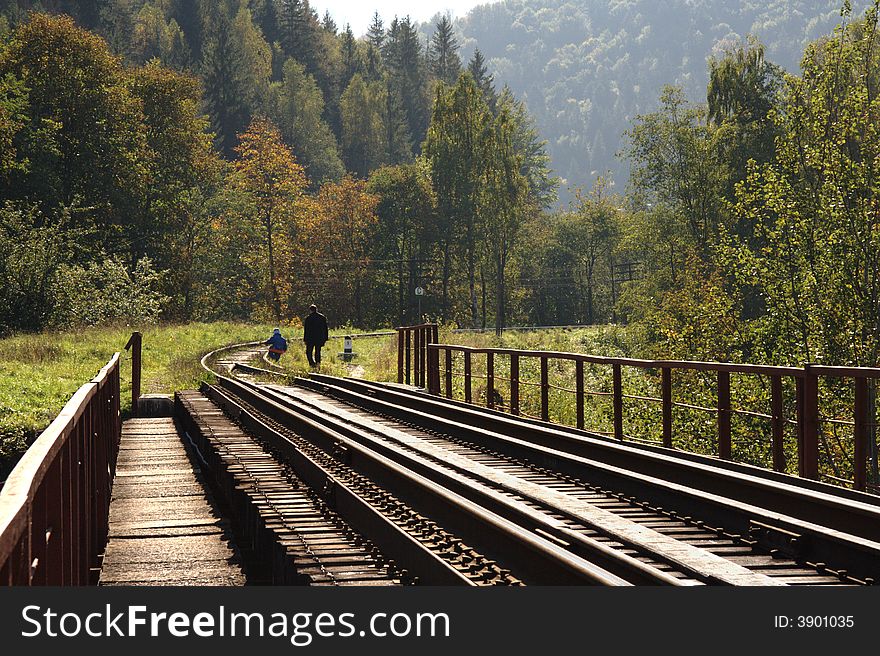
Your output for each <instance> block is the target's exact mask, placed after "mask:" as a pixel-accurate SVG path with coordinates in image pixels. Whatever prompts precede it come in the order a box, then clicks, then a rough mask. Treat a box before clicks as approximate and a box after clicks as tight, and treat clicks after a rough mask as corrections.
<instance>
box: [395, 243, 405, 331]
mask: <svg viewBox="0 0 880 656" xmlns="http://www.w3.org/2000/svg"><path fill="white" fill-rule="evenodd" d="M405 284H406V283H405V282H404V281H403V252H401V253H400V259H399V260H398V261H397V316H398V317H399V320H400V323H399V324H398V325H400V326H405V325H406V317H405V316H404V311H405V310H404V306H403V304H404V299H405V297H404V295H403V290H404V285H405Z"/></svg>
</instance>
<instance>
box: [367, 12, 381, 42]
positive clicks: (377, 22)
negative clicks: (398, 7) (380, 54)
mask: <svg viewBox="0 0 880 656" xmlns="http://www.w3.org/2000/svg"><path fill="white" fill-rule="evenodd" d="M367 42H368V43H369V44H370V45H371V46H373V47H374V48H375V49H376V50H379V51H381V50H382V48H383V47H384V45H385V24H384V23H383V22H382V18H381V16H379V12H378V11H377V12H374V13H373V22H372V23H370V27H369V29H368V30H367Z"/></svg>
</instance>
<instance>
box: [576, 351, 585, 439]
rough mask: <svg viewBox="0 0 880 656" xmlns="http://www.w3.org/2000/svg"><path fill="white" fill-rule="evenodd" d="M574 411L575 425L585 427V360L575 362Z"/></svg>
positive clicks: (581, 428) (580, 427)
mask: <svg viewBox="0 0 880 656" xmlns="http://www.w3.org/2000/svg"><path fill="white" fill-rule="evenodd" d="M574 397H575V400H574V406H575V409H574V412H575V425H576V426H577V427H578V428H579V429H580V430H583V429H584V361H583V360H575V363H574Z"/></svg>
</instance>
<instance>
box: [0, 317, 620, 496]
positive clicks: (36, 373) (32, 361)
mask: <svg viewBox="0 0 880 656" xmlns="http://www.w3.org/2000/svg"><path fill="white" fill-rule="evenodd" d="M271 329H272V327H271V326H269V325H255V324H244V323H227V322H224V323H211V324H200V323H194V324H187V325H169V326H155V327H149V328H147V329H144V330H142V332H143V334H144V338H143V373H142V393H144V394H147V393H167V394H170V393H172V392H174V391H176V390H180V389H188V388H194V387H198V385H199V383H200V382H201V381H202V380H203V379H204V378H205V373H204V371H203V370H202V369H201V367H200V365H199V360H200V359H201V357H202V355H203V354H204V353H206V352H208V351H210V350H213V349H215V348H217V347H220V346H223V345H226V344H232V343H238V342H246V341H253V340H259V339H265V338H267V337H268V336H269V335H270V334H271ZM299 330H300V329H299V328H285V327H282V333H283V334H284V335H285V336H286V337H288V338H289V340H290V350H289V351H288V353H287V354H286V355H285V356H284V357H283V358H282V360H281V365H282V366H283V367H284V368H285V369H286V370H287V371H289V372H290V373H292V374H295V375H306V374H307V373H308V372H309V366H308V363H307V361H306V357H305V350H304V348H303V345H302V342H301V341H300V339H299V336H300V332H299ZM346 334H353V335H355V339H354V351H355V353H356V354H357V357H356V358H355V359H354V361H353V362H352V363H351V364H345V363H343V362H342V361H341V360H340V359H339V358H338V357H337V356H338V354H339V353H340V352H341V351H342V350H343V341H342V338H343V336H344V335H346ZM616 334H617V333H615V332H614V331H610V332H609V331H598V330H597V329H584V330H577V331H558V332H556V331H553V332H546V331H544V332H541V333H519V332H516V333H514V332H511V333H508V334H506V335H505V336H504V338H502V339H501V340H498V339H497V338H496V337H495V336H494V335H493V334H489V333H483V334H473V333H464V334H455V335H452V334H450V333H449V332H448V331H443V332H441V340H443V341H454V342H455V343H460V344H469V345H484V346H497V345H504V346H510V347H516V348H552V349H554V350H582V349H584V348H586V347H588V346H589V345H591V344H590V343H591V342H595V340H596V339H598V338H600V337H601V339H600V341H603V342H607V344H605V346H606V347H608V346H609V345H611V348H612V349H613V350H615V351H616V350H618V349H617V348H616V347H614V346H613V344H614V341H615V339H616V337H615V336H614V335H616ZM130 335H131V329H130V328H124V327H115V328H92V329H85V330H80V331H76V332H57V333H56V332H49V333H40V334H29V335H18V336H13V337H7V338H5V339H0V479H2V478H3V477H4V474H5V473H7V472H8V471H9V469H10V468H11V466H12V465H13V464H14V462H15V461H16V460H17V459H18V457H19V456H20V455H21V453H23V452H24V450H25V449H26V448H27V445H28V444H29V443H30V442H32V441H33V440H34V439H35V438H36V437H37V435H39V433H40V432H41V431H42V430H43V429H44V428H46V426H48V425H49V423H50V422H51V421H52V419H54V417H55V416H56V415H57V414H58V412H59V411H60V410H61V408H63V407H64V404H65V403H66V402H67V400H68V399H69V398H70V397H71V396H72V395H73V393H74V392H76V390H77V389H78V388H79V387H80V386H81V385H83V384H84V383H85V382H87V381H88V380H90V379H91V378H92V377H93V376H94V375H95V374H96V373H97V372H98V370H99V369H100V368H101V367H103V366H104V364H106V363H107V361H108V360H109V359H110V358H111V357H112V356H113V354H114V353H116V352H117V351H119V352H121V354H122V388H123V393H122V403H123V411H125V410H127V409H128V406H129V405H130V398H131V394H130V390H131V360H130V357H129V354H128V353H127V352H125V351H124V346H125V344H126V342H127V341H128V338H129V336H130ZM608 335H612V338H611V339H610V340H609V339H607V337H608ZM597 336H598V337H597ZM617 336H619V335H617ZM593 345H594V344H593ZM609 354H611V353H609ZM323 356H324V357H323V363H322V366H321V371H322V372H323V373H327V374H331V375H341V376H357V377H363V378H367V379H370V380H379V381H388V380H394V379H395V378H396V375H397V344H396V341H395V339H394V337H392V336H385V337H369V338H367V337H364V338H359V337H357V331H347V330H345V329H338V330H333V331H331V339H330V341H329V342H328V343H327V345H326V346H325V348H324V351H323Z"/></svg>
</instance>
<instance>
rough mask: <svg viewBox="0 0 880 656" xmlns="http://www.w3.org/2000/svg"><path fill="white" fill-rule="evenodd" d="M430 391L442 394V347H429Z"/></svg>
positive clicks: (434, 393) (435, 394)
mask: <svg viewBox="0 0 880 656" xmlns="http://www.w3.org/2000/svg"><path fill="white" fill-rule="evenodd" d="M428 391H429V392H430V393H431V394H433V395H434V396H440V349H438V348H430V346H429V348H428Z"/></svg>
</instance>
